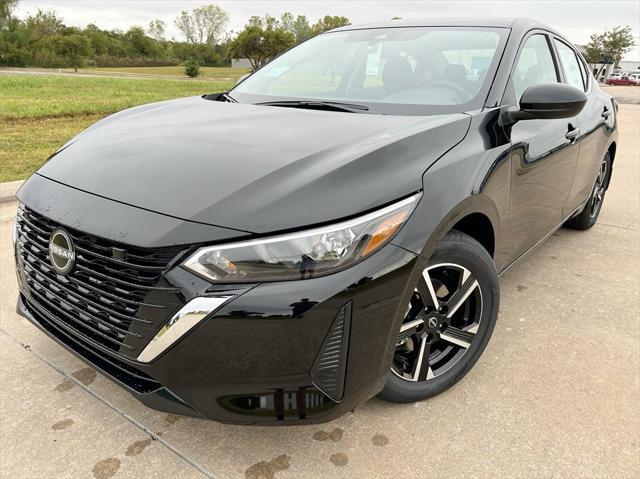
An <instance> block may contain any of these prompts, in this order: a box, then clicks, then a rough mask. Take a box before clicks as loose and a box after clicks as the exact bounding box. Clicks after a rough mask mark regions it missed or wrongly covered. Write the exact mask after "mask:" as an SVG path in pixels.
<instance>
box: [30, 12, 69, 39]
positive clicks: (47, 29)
mask: <svg viewBox="0 0 640 479" xmlns="http://www.w3.org/2000/svg"><path fill="white" fill-rule="evenodd" d="M26 22H27V30H28V31H29V36H30V37H31V39H32V40H34V41H35V40H38V39H40V38H42V37H45V36H47V35H57V34H59V33H62V31H63V30H64V28H65V26H64V22H63V20H62V18H60V17H59V16H58V14H57V13H56V12H55V11H54V10H46V11H45V10H40V9H38V11H37V12H36V14H35V15H29V16H28V17H27V21H26Z"/></svg>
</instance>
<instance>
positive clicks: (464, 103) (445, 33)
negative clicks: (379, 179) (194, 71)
mask: <svg viewBox="0 0 640 479" xmlns="http://www.w3.org/2000/svg"><path fill="white" fill-rule="evenodd" d="M508 32H509V30H508V29H506V28H484V27H395V28H374V29H362V30H347V31H336V32H329V33H325V34H321V35H318V36H317V37H315V38H312V39H310V40H308V41H306V42H304V43H302V44H300V45H298V46H297V47H295V48H293V49H291V50H289V51H288V52H285V53H284V54H282V55H281V56H279V57H277V58H276V59H274V60H273V61H271V62H270V63H268V64H267V65H265V66H264V67H263V68H262V69H260V70H258V71H257V72H255V73H254V74H253V75H251V76H250V77H248V78H247V79H246V80H244V81H243V82H242V83H240V84H239V85H238V86H236V87H235V88H234V89H233V90H232V91H231V92H230V95H231V96H232V97H233V98H234V99H235V100H237V101H239V102H241V103H266V102H282V101H291V100H317V101H333V102H348V103H352V104H359V105H363V106H366V107H367V109H368V111H367V112H369V113H385V114H441V113H454V112H463V111H469V110H472V109H477V108H481V107H482V104H483V101H484V99H485V98H486V94H487V91H488V89H489V86H490V81H489V79H490V78H492V77H493V73H494V72H495V69H496V68H497V64H498V62H499V59H500V56H501V53H502V50H503V49H504V45H505V43H506V38H507V35H508ZM363 110H366V109H363Z"/></svg>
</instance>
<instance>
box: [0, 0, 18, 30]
mask: <svg viewBox="0 0 640 479" xmlns="http://www.w3.org/2000/svg"><path fill="white" fill-rule="evenodd" d="M17 4H18V0H0V29H2V30H4V29H5V28H7V27H8V26H9V21H10V20H11V14H12V13H13V10H14V9H15V8H16V5H17Z"/></svg>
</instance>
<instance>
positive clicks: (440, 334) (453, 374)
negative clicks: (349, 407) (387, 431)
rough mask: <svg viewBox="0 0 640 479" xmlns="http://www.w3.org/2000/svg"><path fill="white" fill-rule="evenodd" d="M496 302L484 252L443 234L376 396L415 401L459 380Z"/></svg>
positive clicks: (460, 236)
mask: <svg viewBox="0 0 640 479" xmlns="http://www.w3.org/2000/svg"><path fill="white" fill-rule="evenodd" d="M427 279H428V280H429V283H430V284H431V285H432V287H431V288H429V286H428V284H427ZM499 302H500V286H499V283H498V276H497V274H496V270H495V266H494V264H493V260H492V259H491V256H490V255H489V253H488V252H487V250H485V249H484V248H483V247H482V245H481V244H480V243H478V242H477V241H476V240H474V239H473V238H471V237H470V236H468V235H466V234H464V233H461V232H459V231H452V232H450V233H449V234H447V236H446V237H445V238H444V240H443V241H442V243H441V244H440V245H439V246H438V247H437V248H436V250H435V252H434V253H433V255H432V257H431V259H430V260H429V262H428V264H427V267H426V268H425V270H424V271H423V274H422V275H421V277H420V279H419V280H418V285H417V286H416V288H415V290H414V293H413V296H412V298H411V303H410V305H409V306H408V308H407V315H406V317H405V319H404V321H403V324H402V326H401V328H400V331H399V332H398V333H397V334H398V340H397V345H396V350H395V353H394V359H393V363H392V367H391V371H390V373H389V377H388V379H387V382H386V384H385V386H384V389H383V390H382V391H381V392H380V393H379V394H378V397H379V398H380V399H383V400H385V401H390V402H396V403H407V402H415V401H420V400H423V399H426V398H429V397H431V396H435V395H436V394H440V393H441V392H443V391H445V390H446V389H448V388H450V387H451V386H453V385H454V384H455V383H457V382H458V381H460V379H462V378H463V377H464V375H465V374H467V373H468V372H469V370H470V369H471V368H472V367H473V366H474V365H475V363H476V361H477V360H478V358H479V357H480V356H481V355H482V353H483V351H484V349H485V347H486V346H487V343H488V342H489V339H490V338H491V334H492V333H493V329H494V327H495V324H496V319H497V316H498V308H499ZM435 304H437V305H439V306H440V311H438V310H437V309H436V307H435V306H434V305H435ZM434 323H435V324H434ZM423 344H424V346H423ZM421 352H422V354H421ZM425 358H426V361H427V363H428V364H427V365H426V369H425V363H424V361H425Z"/></svg>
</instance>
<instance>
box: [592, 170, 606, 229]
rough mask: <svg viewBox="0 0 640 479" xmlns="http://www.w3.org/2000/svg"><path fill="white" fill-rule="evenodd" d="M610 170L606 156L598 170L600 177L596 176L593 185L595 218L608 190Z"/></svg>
mask: <svg viewBox="0 0 640 479" xmlns="http://www.w3.org/2000/svg"><path fill="white" fill-rule="evenodd" d="M608 172H609V164H608V162H607V160H606V158H605V159H604V160H603V161H602V163H601V164H600V171H598V178H596V184H595V186H594V187H593V193H592V194H591V212H590V214H591V217H592V218H594V217H595V216H596V215H597V214H598V212H599V211H600V208H602V202H603V201H604V193H605V190H606V186H607V185H606V181H607V174H608Z"/></svg>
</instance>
